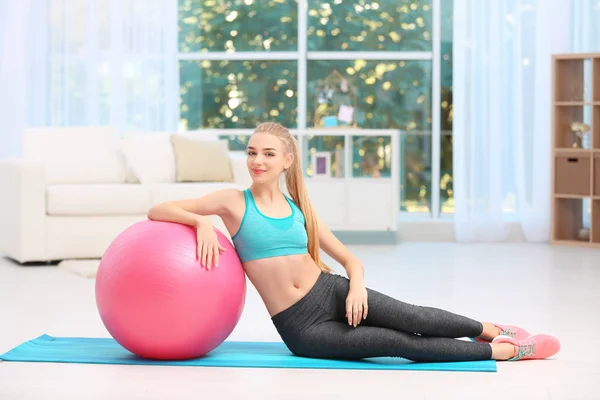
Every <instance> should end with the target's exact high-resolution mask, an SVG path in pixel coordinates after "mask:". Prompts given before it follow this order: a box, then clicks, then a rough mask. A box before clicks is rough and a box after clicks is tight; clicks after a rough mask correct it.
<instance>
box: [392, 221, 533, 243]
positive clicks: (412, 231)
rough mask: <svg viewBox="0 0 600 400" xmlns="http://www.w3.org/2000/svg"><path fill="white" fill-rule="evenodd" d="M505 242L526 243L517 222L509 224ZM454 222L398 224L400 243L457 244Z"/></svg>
mask: <svg viewBox="0 0 600 400" xmlns="http://www.w3.org/2000/svg"><path fill="white" fill-rule="evenodd" d="M508 226H509V235H508V238H507V239H506V240H505V242H517V243H518V242H525V241H526V240H525V236H524V235H523V231H522V230H521V227H520V225H519V224H518V223H517V222H512V223H509V225H508ZM455 241H456V237H455V234H454V221H452V220H445V221H444V220H442V221H401V222H399V223H398V243H402V242H455Z"/></svg>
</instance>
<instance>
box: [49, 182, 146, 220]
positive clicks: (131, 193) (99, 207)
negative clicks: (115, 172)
mask: <svg viewBox="0 0 600 400" xmlns="http://www.w3.org/2000/svg"><path fill="white" fill-rule="evenodd" d="M46 202H47V203H46V213H47V214H48V215H78V216H84V215H86V216H91V215H133V214H138V215H145V214H147V213H148V210H149V209H150V190H149V187H148V186H145V185H136V184H125V183H122V184H95V185H51V186H48V188H47V190H46Z"/></svg>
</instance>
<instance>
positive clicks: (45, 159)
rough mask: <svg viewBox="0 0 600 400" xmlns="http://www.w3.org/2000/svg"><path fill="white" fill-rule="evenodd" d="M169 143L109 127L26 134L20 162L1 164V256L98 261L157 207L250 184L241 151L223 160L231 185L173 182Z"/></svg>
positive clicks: (161, 135) (160, 135) (164, 135)
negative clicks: (119, 238) (151, 209)
mask: <svg viewBox="0 0 600 400" xmlns="http://www.w3.org/2000/svg"><path fill="white" fill-rule="evenodd" d="M182 135H190V136H192V137H193V136H195V135H198V136H199V137H198V138H199V139H216V138H214V137H206V136H201V135H202V132H200V133H186V134H182ZM169 137H170V133H168V132H125V133H123V135H119V134H118V133H117V132H116V131H115V130H114V129H111V128H107V127H81V128H78V127H75V128H43V129H29V130H27V131H26V132H24V133H23V157H22V158H19V159H4V160H0V254H4V255H6V256H8V257H9V258H12V259H14V260H16V261H17V262H19V263H27V262H46V261H57V260H64V259H76V258H100V257H102V255H103V254H104V252H105V250H106V248H107V247H108V245H109V244H110V242H111V241H112V240H113V239H114V238H115V237H116V236H117V235H118V234H119V233H120V232H122V231H123V230H124V229H125V228H127V227H128V226H130V225H132V224H134V223H135V222H138V221H141V220H144V219H146V213H147V211H148V209H149V208H150V207H151V206H153V205H154V204H158V203H161V202H164V201H168V200H174V199H183V198H194V197H200V196H202V195H204V194H207V193H209V192H212V191H215V190H219V189H223V188H229V187H238V188H240V189H243V188H246V187H248V186H249V185H250V183H251V181H250V176H249V174H248V171H247V168H246V163H245V157H244V155H243V154H239V153H229V154H228V157H229V160H230V166H231V168H232V173H233V181H232V182H177V181H176V178H175V168H176V165H175V159H174V154H173V149H172V148H171V145H170V141H169ZM211 219H212V220H213V223H214V225H215V226H216V227H217V228H219V229H221V231H222V232H223V233H225V234H226V235H227V231H226V230H225V227H224V226H223V223H222V221H221V220H220V219H219V218H218V217H214V216H213V217H211Z"/></svg>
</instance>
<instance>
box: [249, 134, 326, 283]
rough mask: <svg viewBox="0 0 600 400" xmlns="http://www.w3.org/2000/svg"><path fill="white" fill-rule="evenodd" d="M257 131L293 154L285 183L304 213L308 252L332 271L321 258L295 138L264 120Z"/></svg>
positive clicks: (317, 261) (315, 226)
mask: <svg viewBox="0 0 600 400" xmlns="http://www.w3.org/2000/svg"><path fill="white" fill-rule="evenodd" d="M259 132H264V133H269V134H272V135H274V136H277V137H279V138H280V139H281V140H282V141H283V143H284V144H285V145H286V146H287V147H288V151H289V152H290V153H292V154H293V156H294V161H293V163H292V165H291V166H290V168H289V169H288V170H287V171H286V173H285V184H286V186H287V190H288V192H289V194H290V196H291V198H292V200H293V201H294V203H295V204H296V205H297V206H298V208H299V209H300V210H301V211H302V214H304V219H305V224H306V233H307V234H308V253H309V254H310V256H311V257H312V259H313V260H314V261H315V263H316V264H317V265H318V266H319V268H321V270H322V271H324V272H327V273H331V272H333V270H332V269H331V268H330V267H329V266H327V265H326V264H325V263H324V262H323V261H322V260H321V256H320V245H319V227H318V225H317V220H316V218H315V216H314V209H313V206H312V204H311V202H310V199H309V197H308V193H307V191H306V186H305V185H304V176H303V174H302V167H301V166H300V152H299V151H298V145H297V143H296V139H295V138H294V137H293V136H292V135H291V133H290V132H289V131H288V130H287V129H286V128H285V127H283V126H282V125H280V124H276V123H270V122H266V123H263V124H260V125H259V126H258V127H257V128H256V129H255V131H254V133H259Z"/></svg>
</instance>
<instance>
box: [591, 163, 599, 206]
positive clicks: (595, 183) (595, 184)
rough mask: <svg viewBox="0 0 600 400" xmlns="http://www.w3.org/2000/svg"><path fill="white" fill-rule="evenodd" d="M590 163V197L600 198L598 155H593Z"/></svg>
mask: <svg viewBox="0 0 600 400" xmlns="http://www.w3.org/2000/svg"><path fill="white" fill-rule="evenodd" d="M592 161H593V165H592V168H593V171H592V196H594V197H600V153H594V158H593V160H592Z"/></svg>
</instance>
